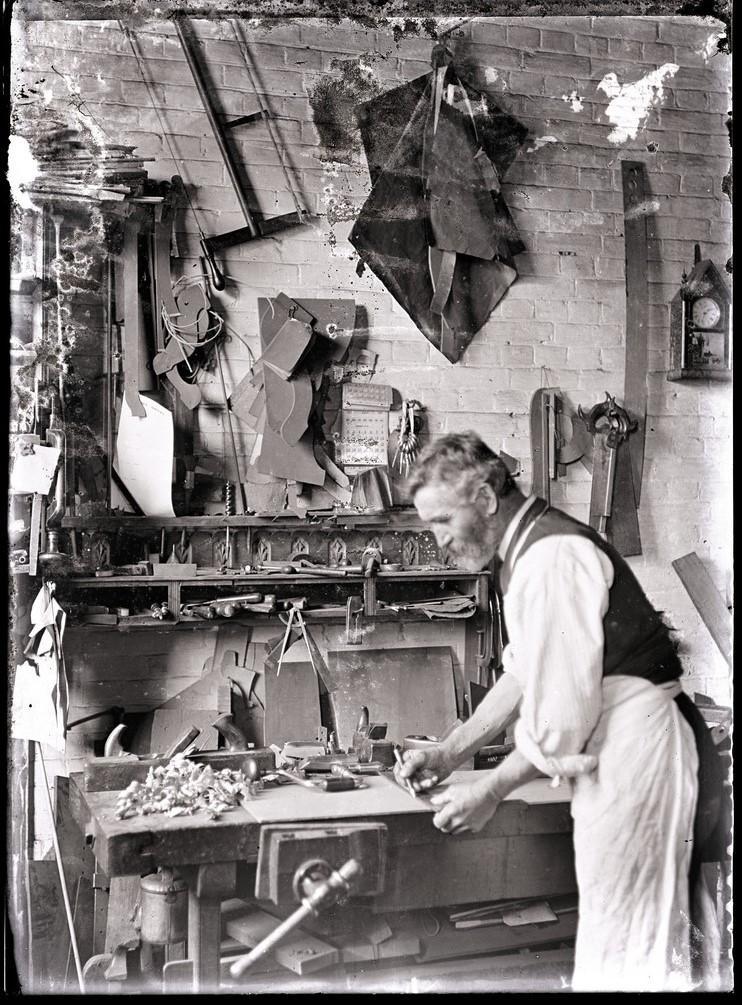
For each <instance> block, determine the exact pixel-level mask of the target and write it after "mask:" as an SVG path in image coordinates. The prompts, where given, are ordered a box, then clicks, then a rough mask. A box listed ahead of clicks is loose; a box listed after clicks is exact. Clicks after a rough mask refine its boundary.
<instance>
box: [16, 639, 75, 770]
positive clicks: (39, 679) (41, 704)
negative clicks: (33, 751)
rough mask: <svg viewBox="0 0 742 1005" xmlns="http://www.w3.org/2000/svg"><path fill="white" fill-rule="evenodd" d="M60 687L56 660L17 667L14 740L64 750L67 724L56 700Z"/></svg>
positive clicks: (46, 658) (40, 659)
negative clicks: (55, 696)
mask: <svg viewBox="0 0 742 1005" xmlns="http://www.w3.org/2000/svg"><path fill="white" fill-rule="evenodd" d="M56 688H57V661H56V659H55V658H54V656H51V655H50V656H40V657H37V658H36V660H35V665H34V663H32V662H31V661H30V660H27V661H26V662H25V663H22V664H21V665H20V666H19V667H17V669H16V672H15V681H14V685H13V709H12V723H11V735H12V736H13V739H15V740H36V741H37V742H38V743H43V744H46V745H48V746H50V747H54V748H55V749H56V750H62V751H63V750H64V722H63V719H62V716H61V715H60V711H61V709H60V708H59V706H58V704H57V703H56V702H55V700H54V695H55V691H56Z"/></svg>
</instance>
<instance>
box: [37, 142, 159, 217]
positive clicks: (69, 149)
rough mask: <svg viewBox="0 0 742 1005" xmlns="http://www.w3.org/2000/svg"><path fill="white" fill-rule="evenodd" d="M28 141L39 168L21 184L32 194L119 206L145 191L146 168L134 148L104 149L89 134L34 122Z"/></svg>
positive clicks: (114, 145) (110, 146)
mask: <svg viewBox="0 0 742 1005" xmlns="http://www.w3.org/2000/svg"><path fill="white" fill-rule="evenodd" d="M28 140H29V143H30V145H31V149H32V151H33V155H34V157H35V158H36V161H37V163H38V165H39V167H40V169H41V170H40V171H39V173H38V174H37V175H36V177H35V178H34V179H33V181H31V182H29V183H28V184H27V185H26V186H25V188H26V191H27V192H28V193H29V194H30V195H34V194H35V195H39V196H49V197H57V198H66V199H72V200H84V201H96V202H121V201H122V200H124V199H126V198H127V197H129V196H137V195H140V194H141V193H142V192H143V190H144V185H145V182H146V181H147V169H146V167H145V161H144V159H142V158H141V157H136V156H135V155H134V151H135V149H136V148H135V147H133V146H125V145H124V144H121V143H109V144H106V145H105V146H102V145H101V144H99V143H98V142H97V141H96V140H95V139H94V138H93V137H92V136H91V135H86V134H85V133H82V132H80V131H79V130H76V129H70V128H67V127H64V126H60V125H59V124H57V123H52V124H50V125H49V126H46V127H44V126H43V125H42V126H39V125H38V124H37V126H36V128H35V129H34V130H33V134H32V135H29V136H28ZM148 159H151V158H148Z"/></svg>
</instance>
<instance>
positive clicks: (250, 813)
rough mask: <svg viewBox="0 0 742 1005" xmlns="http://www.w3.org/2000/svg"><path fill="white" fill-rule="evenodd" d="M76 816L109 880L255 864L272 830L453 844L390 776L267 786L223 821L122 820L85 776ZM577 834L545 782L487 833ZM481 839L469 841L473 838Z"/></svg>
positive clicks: (456, 777)
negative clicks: (346, 786) (296, 825)
mask: <svg viewBox="0 0 742 1005" xmlns="http://www.w3.org/2000/svg"><path fill="white" fill-rule="evenodd" d="M470 778H472V773H471V772H466V771H460V772H455V773H454V774H453V775H452V776H451V778H450V779H448V780H447V783H444V784H450V783H453V782H458V781H466V780H468V779H470ZM72 781H73V784H72V785H71V787H70V789H71V800H72V808H73V812H74V814H75V816H76V818H77V819H78V822H80V823H81V825H83V826H84V827H85V828H86V829H87V832H88V833H90V834H92V835H93V837H94V851H95V855H96V857H97V858H98V860H99V862H100V865H101V868H102V869H103V870H104V871H105V872H106V873H107V874H108V875H109V876H111V875H114V876H115V875H125V874H136V873H139V874H143V873H144V872H147V871H149V870H151V869H154V868H156V866H158V865H185V864H201V863H204V862H218V861H242V862H250V861H253V862H254V861H255V860H256V857H257V852H258V846H259V841H260V830H261V827H262V826H263V825H265V824H276V823H278V824H280V823H292V822H312V823H317V822H325V821H327V822H328V823H330V822H336V821H338V820H346V821H347V820H375V821H379V822H383V823H385V824H386V825H387V827H388V828H389V834H390V838H389V839H390V842H392V843H395V844H399V845H410V844H415V845H417V844H426V845H427V844H430V843H437V842H438V841H439V840H444V841H446V840H447V841H452V840H454V839H453V838H452V837H451V836H450V835H444V834H442V833H441V832H440V831H437V830H436V828H435V827H433V824H432V821H431V820H430V817H431V816H432V814H433V812H434V811H433V807H432V806H431V805H430V802H429V799H427V798H425V797H420V798H418V799H413V798H412V796H411V795H410V794H409V793H408V792H407V791H406V790H405V789H402V788H401V787H400V786H398V785H397V784H396V783H395V782H394V781H393V780H392V778H391V777H390V776H388V775H381V776H373V775H372V776H367V777H366V778H365V781H367V782H368V788H365V789H358V790H356V791H354V792H322V791H317V792H312V791H310V790H309V789H306V788H304V787H303V786H299V785H292V784H290V783H288V784H286V785H282V786H280V787H279V788H266V789H264V790H263V791H262V792H260V793H258V795H256V796H255V798H254V799H251V800H249V801H248V802H247V803H245V804H244V805H243V806H240V807H236V808H235V809H232V810H228V811H227V812H225V813H224V814H222V816H221V817H220V818H219V819H218V820H210V819H209V818H208V817H207V816H206V814H205V813H196V814H193V815H192V816H178V817H168V816H166V815H164V814H151V815H148V816H136V817H129V818H127V819H125V820H119V819H117V818H116V802H117V799H118V792H85V791H84V790H83V789H82V779H81V776H73V779H72ZM570 830H571V819H570V815H569V793H568V792H567V791H563V790H562V789H552V788H550V786H549V783H548V780H547V779H539V780H537V781H535V782H530V783H529V784H528V785H525V786H523V787H521V788H520V789H517V790H515V791H514V792H513V793H512V794H511V796H510V797H508V799H507V800H505V801H504V803H503V805H502V806H500V807H499V808H498V811H497V813H496V814H495V816H494V817H493V819H492V821H490V823H489V824H488V826H487V827H486V828H485V831H483V832H482V833H487V834H490V835H491V836H499V837H504V836H512V835H518V834H531V835H533V834H550V833H559V834H565V833H568V832H569V831H570ZM471 837H476V835H462V836H461V837H460V838H456V840H467V838H471Z"/></svg>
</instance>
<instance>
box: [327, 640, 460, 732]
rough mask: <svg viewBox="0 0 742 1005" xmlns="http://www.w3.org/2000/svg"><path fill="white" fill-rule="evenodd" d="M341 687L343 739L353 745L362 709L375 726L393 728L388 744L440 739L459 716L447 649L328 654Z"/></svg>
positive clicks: (336, 700)
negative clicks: (409, 738)
mask: <svg viewBox="0 0 742 1005" xmlns="http://www.w3.org/2000/svg"><path fill="white" fill-rule="evenodd" d="M327 665H328V668H329V670H330V674H331V676H332V677H333V678H334V679H335V680H336V681H337V683H338V686H337V689H336V690H335V691H333V704H334V707H335V715H336V721H337V731H338V739H339V742H340V745H341V746H342V747H345V748H347V747H348V745H349V744H350V743H351V742H352V739H353V732H354V730H355V726H356V723H357V722H358V714H359V711H360V708H361V706H362V705H366V706H367V707H368V709H369V711H370V714H371V719H372V720H373V721H374V722H387V723H388V724H389V730H388V734H387V735H388V738H389V739H392V740H395V741H400V742H401V740H402V739H403V738H404V737H405V736H408V735H414V734H425V735H430V736H439V735H441V734H442V733H443V732H444V731H445V730H446V729H447V728H448V727H449V726H450V725H451V723H452V722H453V721H454V719H455V718H456V715H457V710H456V690H455V683H454V676H453V661H452V659H451V650H450V647H448V646H427V647H423V648H419V649H417V648H400V649H395V650H392V649H365V648H363V649H356V650H346V651H342V652H341V651H335V652H328V653H327Z"/></svg>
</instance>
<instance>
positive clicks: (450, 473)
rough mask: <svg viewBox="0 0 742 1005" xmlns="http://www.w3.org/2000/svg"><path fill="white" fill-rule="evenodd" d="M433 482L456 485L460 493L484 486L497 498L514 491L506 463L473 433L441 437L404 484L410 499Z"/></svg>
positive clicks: (424, 453)
mask: <svg viewBox="0 0 742 1005" xmlns="http://www.w3.org/2000/svg"><path fill="white" fill-rule="evenodd" d="M435 482H442V483H444V484H447V485H457V486H460V487H461V489H462V491H463V490H464V489H469V488H471V487H473V486H474V485H481V484H483V483H484V482H486V483H487V484H488V485H490V486H491V487H492V490H493V491H494V492H495V494H496V495H497V496H504V495H507V493H508V492H509V491H510V490H511V489H512V488H513V487H514V482H513V479H512V476H511V474H510V470H509V469H508V467H507V465H506V464H505V462H504V461H503V460H502V459H501V458H500V457H498V456H497V454H496V453H495V452H494V450H491V449H490V448H489V447H488V446H487V444H486V443H485V442H484V440H483V439H482V438H481V437H480V436H479V435H478V434H477V433H475V432H473V431H472V430H468V431H467V432H465V433H449V434H448V435H446V436H441V437H439V438H438V439H437V440H435V441H434V442H433V443H431V444H430V446H429V447H427V449H426V450H424V451H423V453H422V454H421V455H420V459H419V460H418V462H417V464H416V465H415V468H414V470H413V472H412V474H411V475H410V477H409V479H408V480H407V483H406V489H407V493H408V495H409V497H410V499H412V498H413V497H414V495H415V493H416V492H417V491H418V490H419V489H421V488H424V487H425V486H426V485H430V484H433V483H435Z"/></svg>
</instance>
